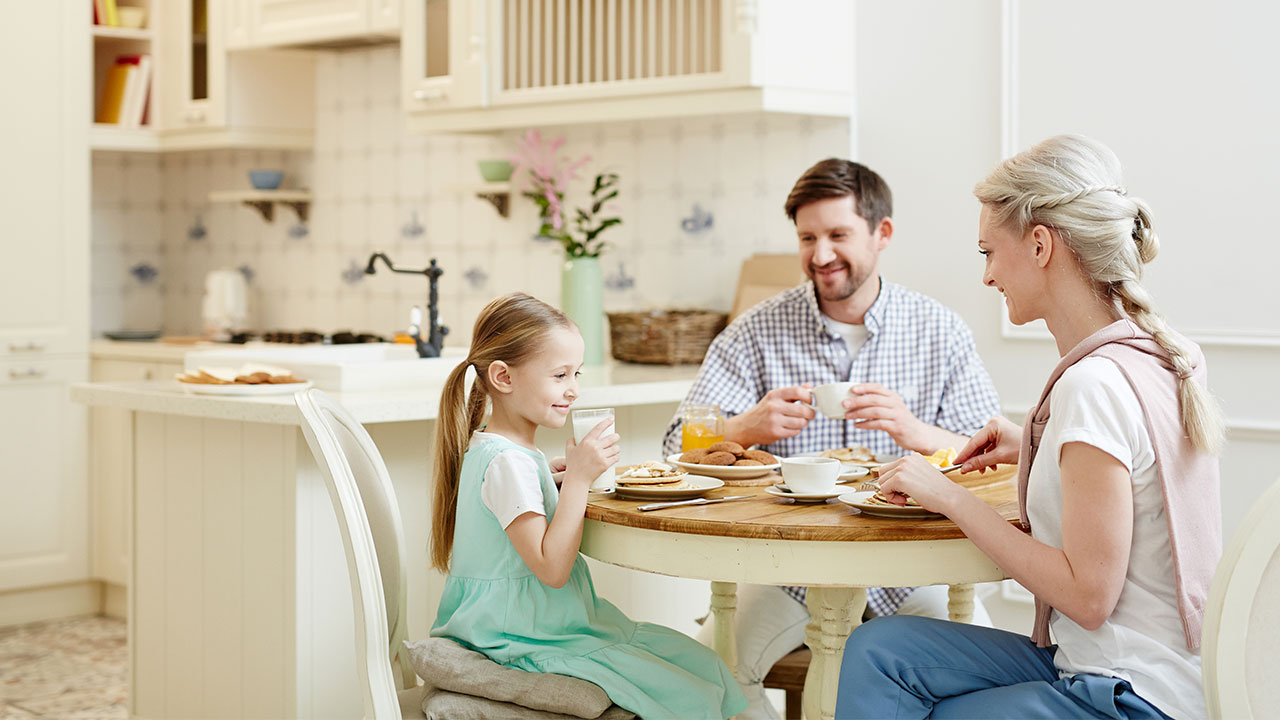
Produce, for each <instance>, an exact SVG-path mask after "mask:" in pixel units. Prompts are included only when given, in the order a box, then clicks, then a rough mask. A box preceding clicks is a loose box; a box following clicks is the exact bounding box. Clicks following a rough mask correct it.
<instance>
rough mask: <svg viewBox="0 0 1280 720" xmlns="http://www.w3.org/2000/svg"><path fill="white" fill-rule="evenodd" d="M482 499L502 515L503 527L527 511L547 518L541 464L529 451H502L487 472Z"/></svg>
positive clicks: (482, 488) (487, 505) (501, 522)
mask: <svg viewBox="0 0 1280 720" xmlns="http://www.w3.org/2000/svg"><path fill="white" fill-rule="evenodd" d="M480 499H481V500H482V501H483V502H484V506H485V507H487V508H489V512H491V513H493V515H494V517H496V518H498V523H499V524H500V525H502V529H504V530H505V529H506V528H507V526H508V525H510V524H511V522H512V521H513V520H515V519H516V518H518V517H520V516H521V515H523V514H525V513H527V512H534V513H538V514H539V515H542V516H543V517H546V514H547V511H546V510H545V509H544V508H543V506H542V480H541V478H540V477H538V464H537V463H536V462H535V461H534V459H533V458H531V457H529V455H528V453H525V452H522V451H520V450H516V449H511V450H504V451H502V452H500V453H498V456H497V457H495V458H494V459H493V461H492V462H490V463H489V468H488V469H487V470H485V471H484V481H483V482H482V483H480Z"/></svg>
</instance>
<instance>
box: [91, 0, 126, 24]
mask: <svg viewBox="0 0 1280 720" xmlns="http://www.w3.org/2000/svg"><path fill="white" fill-rule="evenodd" d="M118 8H119V6H118V5H116V0H93V24H94V25H105V26H107V27H120V12H119V9H118Z"/></svg>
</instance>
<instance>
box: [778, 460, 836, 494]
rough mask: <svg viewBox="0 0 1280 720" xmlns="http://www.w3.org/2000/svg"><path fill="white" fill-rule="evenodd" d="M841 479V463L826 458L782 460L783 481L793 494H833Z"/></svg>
mask: <svg viewBox="0 0 1280 720" xmlns="http://www.w3.org/2000/svg"><path fill="white" fill-rule="evenodd" d="M839 478H840V461H839V460H837V459H835V458H825V457H794V458H783V459H782V479H783V480H784V481H786V483H787V487H789V488H791V492H797V493H823V492H832V491H833V490H835V487H836V480H837V479H839Z"/></svg>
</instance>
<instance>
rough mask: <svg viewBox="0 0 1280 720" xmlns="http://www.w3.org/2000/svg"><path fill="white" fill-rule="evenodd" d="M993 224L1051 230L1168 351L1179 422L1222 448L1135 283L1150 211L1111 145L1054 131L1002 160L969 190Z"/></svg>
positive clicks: (1167, 335)
mask: <svg viewBox="0 0 1280 720" xmlns="http://www.w3.org/2000/svg"><path fill="white" fill-rule="evenodd" d="M973 194H974V195H976V196H977V198H978V200H979V201H981V202H982V204H983V205H986V206H988V207H989V208H990V211H991V213H992V218H993V219H994V220H995V222H996V223H997V224H1000V225H1003V226H1006V227H1010V228H1012V229H1014V230H1015V231H1017V232H1018V233H1019V234H1020V235H1021V234H1025V233H1026V232H1027V231H1028V230H1030V229H1031V228H1033V227H1035V226H1036V225H1044V226H1046V227H1049V228H1052V229H1054V230H1057V231H1058V234H1059V235H1060V236H1061V238H1062V240H1063V242H1065V243H1066V245H1067V247H1068V248H1069V249H1070V250H1071V252H1072V254H1074V255H1075V257H1076V259H1077V260H1078V261H1079V264H1080V267H1081V269H1082V270H1083V271H1084V273H1085V275H1086V276H1087V277H1088V278H1089V279H1090V280H1092V281H1093V283H1094V285H1095V287H1096V288H1097V290H1098V293H1099V294H1100V295H1101V296H1102V297H1103V298H1104V299H1105V300H1107V301H1109V302H1111V303H1114V304H1115V306H1116V307H1117V308H1118V309H1119V310H1120V311H1121V312H1122V313H1124V314H1125V315H1127V316H1128V317H1130V318H1131V319H1132V320H1133V322H1134V323H1136V324H1137V325H1138V327H1140V328H1142V329H1143V330H1146V331H1147V332H1149V333H1151V336H1152V337H1154V338H1155V340H1156V342H1157V343H1159V345H1160V347H1161V348H1163V349H1164V350H1165V352H1167V353H1168V354H1169V359H1170V361H1171V362H1172V363H1173V367H1174V371H1175V372H1177V374H1178V401H1179V405H1180V407H1181V410H1182V424H1183V427H1184V428H1186V431H1187V435H1188V436H1189V437H1190V438H1191V442H1192V444H1193V445H1195V447H1197V448H1199V449H1200V450H1203V451H1206V452H1210V453H1216V452H1217V451H1218V450H1219V448H1221V446H1222V441H1223V420H1222V412H1221V410H1220V409H1219V408H1218V405H1217V403H1216V402H1215V401H1214V399H1213V398H1212V397H1211V396H1210V395H1209V393H1208V391H1207V390H1206V389H1205V388H1204V387H1203V386H1201V385H1200V383H1198V382H1195V381H1194V380H1192V378H1191V372H1192V366H1191V361H1190V359H1189V358H1188V355H1187V352H1186V349H1185V348H1184V347H1183V346H1182V343H1181V342H1179V340H1178V338H1177V336H1176V335H1175V334H1174V333H1172V332H1171V331H1170V329H1169V326H1168V325H1167V324H1166V323H1165V320H1164V317H1162V316H1161V315H1160V313H1159V312H1157V311H1156V308H1155V303H1154V300H1153V298H1152V297H1151V294H1150V293H1148V292H1147V290H1146V288H1144V287H1142V284H1141V281H1142V266H1143V265H1144V264H1145V263H1149V262H1151V261H1152V260H1153V259H1155V256H1156V253H1157V252H1159V250H1160V242H1159V240H1158V239H1157V238H1156V233H1155V230H1153V229H1152V225H1151V208H1149V207H1148V206H1147V204H1146V203H1145V202H1143V201H1142V200H1140V199H1138V198H1136V197H1131V196H1130V195H1129V194H1128V192H1127V191H1126V190H1125V188H1124V185H1123V184H1122V181H1121V172H1120V160H1119V159H1118V158H1117V157H1116V155H1115V153H1113V152H1112V151H1111V149H1110V148H1108V147H1107V146H1105V145H1103V144H1102V143H1100V142H1097V141H1096V140H1092V139H1090V138H1087V137H1082V136H1079V135H1058V136H1057V137H1052V138H1049V139H1048V140H1045V141H1044V142H1042V143H1040V144H1038V145H1036V146H1035V147H1033V148H1031V149H1030V150H1027V151H1026V152H1023V153H1019V154H1018V155H1015V156H1013V157H1011V158H1009V159H1008V160H1005V161H1004V162H1003V163H1001V164H1000V165H999V166H998V167H996V169H995V170H994V171H992V173H991V175H990V176H988V177H987V179H986V180H983V181H982V182H980V183H978V184H977V186H975V187H974V189H973Z"/></svg>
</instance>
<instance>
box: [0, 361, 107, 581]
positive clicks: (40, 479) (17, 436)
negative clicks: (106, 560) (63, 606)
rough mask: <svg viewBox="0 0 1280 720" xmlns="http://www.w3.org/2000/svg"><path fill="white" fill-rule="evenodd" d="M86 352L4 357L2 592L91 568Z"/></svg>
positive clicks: (0, 375) (0, 385) (0, 392)
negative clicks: (71, 388)
mask: <svg viewBox="0 0 1280 720" xmlns="http://www.w3.org/2000/svg"><path fill="white" fill-rule="evenodd" d="M87 364H88V363H87V361H86V360H85V359H84V358H83V357H81V358H75V357H64V358H60V359H53V358H40V359H30V360H5V361H0V458H2V459H3V460H2V461H0V593H3V592H5V591H10V590H20V589H25V588H36V587H40V586H44V585H53V584H56V583H66V582H73V581H77V580H84V579H85V578H87V577H88V573H89V567H88V565H89V563H88V559H89V557H88V556H89V544H88V533H89V517H88V485H87V483H86V471H85V453H84V447H85V410H84V408H83V407H81V406H79V405H72V404H71V402H70V401H69V400H68V398H67V386H68V385H69V384H70V383H72V382H80V381H83V380H84V378H85V374H86V371H87V367H86V366H87Z"/></svg>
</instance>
